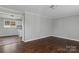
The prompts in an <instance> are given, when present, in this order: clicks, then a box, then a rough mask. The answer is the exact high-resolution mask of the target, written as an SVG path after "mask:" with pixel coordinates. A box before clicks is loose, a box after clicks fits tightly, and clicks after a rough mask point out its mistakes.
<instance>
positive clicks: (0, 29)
mask: <svg viewBox="0 0 79 59" xmlns="http://www.w3.org/2000/svg"><path fill="white" fill-rule="evenodd" d="M4 20H6V19H1V18H0V36H10V35H18V31H17V29H14V28H4Z"/></svg>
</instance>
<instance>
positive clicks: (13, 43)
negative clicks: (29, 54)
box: [0, 36, 24, 53]
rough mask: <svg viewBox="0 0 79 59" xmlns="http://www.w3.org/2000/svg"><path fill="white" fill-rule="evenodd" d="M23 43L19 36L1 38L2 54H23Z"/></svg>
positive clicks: (0, 50) (0, 47)
mask: <svg viewBox="0 0 79 59" xmlns="http://www.w3.org/2000/svg"><path fill="white" fill-rule="evenodd" d="M22 43H23V42H21V38H19V37H17V36H12V37H1V38H0V53H21V52H23V50H24V49H23V45H22Z"/></svg>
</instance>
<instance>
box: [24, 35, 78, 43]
mask: <svg viewBox="0 0 79 59" xmlns="http://www.w3.org/2000/svg"><path fill="white" fill-rule="evenodd" d="M49 36H55V37H59V38H64V39H68V40H73V41H79V40H78V39H73V38H68V37H62V36H56V35H49ZM49 36H43V37H38V38H34V39H29V40H25V41H24V42H29V41H33V40H38V39H41V38H45V37H49Z"/></svg>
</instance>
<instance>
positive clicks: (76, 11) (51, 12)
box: [1, 5, 79, 19]
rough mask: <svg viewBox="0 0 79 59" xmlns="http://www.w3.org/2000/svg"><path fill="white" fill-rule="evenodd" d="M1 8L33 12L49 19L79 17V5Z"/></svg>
mask: <svg viewBox="0 0 79 59" xmlns="http://www.w3.org/2000/svg"><path fill="white" fill-rule="evenodd" d="M1 7H5V8H10V9H14V10H18V11H21V12H23V13H24V12H25V11H28V12H33V13H37V14H40V15H42V16H46V17H48V18H53V19H54V18H60V17H67V16H72V15H79V5H56V6H55V8H54V9H51V8H50V5H1Z"/></svg>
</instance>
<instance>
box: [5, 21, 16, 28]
mask: <svg viewBox="0 0 79 59" xmlns="http://www.w3.org/2000/svg"><path fill="white" fill-rule="evenodd" d="M4 27H5V28H16V21H15V20H5V21H4Z"/></svg>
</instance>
